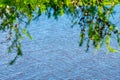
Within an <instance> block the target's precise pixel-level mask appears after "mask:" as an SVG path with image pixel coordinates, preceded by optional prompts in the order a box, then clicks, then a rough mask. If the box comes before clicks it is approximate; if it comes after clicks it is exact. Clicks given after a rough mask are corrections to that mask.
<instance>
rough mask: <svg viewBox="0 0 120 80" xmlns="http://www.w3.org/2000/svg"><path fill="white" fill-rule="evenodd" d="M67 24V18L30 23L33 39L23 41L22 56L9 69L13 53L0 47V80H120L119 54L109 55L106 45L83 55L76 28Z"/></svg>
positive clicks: (43, 18)
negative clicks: (8, 52)
mask: <svg viewBox="0 0 120 80" xmlns="http://www.w3.org/2000/svg"><path fill="white" fill-rule="evenodd" d="M116 9H117V8H116ZM115 16H116V15H115ZM111 21H113V22H116V21H118V18H117V19H115V20H113V19H112V18H111ZM70 25H71V19H70V17H68V16H66V15H63V16H62V17H60V18H59V19H58V21H56V20H54V18H50V19H47V17H46V16H45V15H42V16H41V17H40V18H39V20H38V21H37V20H35V21H33V22H32V23H31V24H30V25H29V27H28V29H29V31H30V33H31V34H32V35H33V40H29V39H28V38H26V39H25V40H23V41H22V43H23V53H24V55H23V56H22V57H19V58H18V60H17V61H16V63H15V64H14V65H12V66H10V65H9V64H8V63H9V61H10V60H12V59H13V58H14V56H15V53H12V54H7V49H6V48H7V44H6V43H5V44H1V45H0V46H1V48H0V53H1V55H0V80H120V53H119V52H118V53H109V54H108V52H107V50H106V49H105V46H103V48H101V49H100V50H99V51H98V52H95V49H93V48H91V49H90V50H89V52H85V49H86V48H85V46H83V47H81V48H80V47H79V33H80V32H79V26H75V27H74V28H71V27H70ZM2 35H4V34H2ZM1 39H4V38H1ZM115 43H116V42H115ZM115 43H114V41H112V45H113V46H114V47H117V44H115Z"/></svg>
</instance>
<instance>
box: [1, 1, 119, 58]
mask: <svg viewBox="0 0 120 80" xmlns="http://www.w3.org/2000/svg"><path fill="white" fill-rule="evenodd" d="M118 4H120V0H0V19H1V21H0V31H3V32H5V31H8V32H9V33H8V38H7V40H10V41H11V42H12V44H11V45H10V46H9V48H8V51H9V52H11V51H12V50H13V49H15V50H16V51H17V56H18V55H22V50H21V46H22V45H21V40H22V39H23V38H24V36H23V35H26V36H28V37H30V38H31V39H32V36H31V35H30V34H29V32H28V31H27V29H26V27H27V25H28V24H29V23H30V22H31V21H32V20H34V19H36V18H38V17H39V16H40V15H41V14H43V13H45V14H46V15H47V16H48V18H50V17H51V16H54V18H55V19H57V18H58V16H61V15H63V14H67V15H70V16H72V17H73V20H72V23H73V25H72V26H74V25H79V26H80V29H81V30H80V46H82V44H83V42H85V39H87V44H86V46H87V50H88V49H89V46H90V42H92V43H93V46H94V47H95V48H96V49H99V48H100V47H101V46H102V44H103V43H104V42H105V43H106V45H107V46H106V47H107V49H108V50H109V51H111V52H116V50H115V49H113V48H111V47H110V38H111V36H112V35H115V36H116V40H117V41H118V44H119V45H120V30H118V29H117V28H116V27H117V26H116V25H115V24H113V23H112V22H111V21H110V20H109V18H110V16H112V15H113V14H114V10H113V9H114V7H115V6H116V5H118ZM52 11H53V12H52ZM22 23H24V24H25V26H20V24H22ZM15 59H16V58H15Z"/></svg>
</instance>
